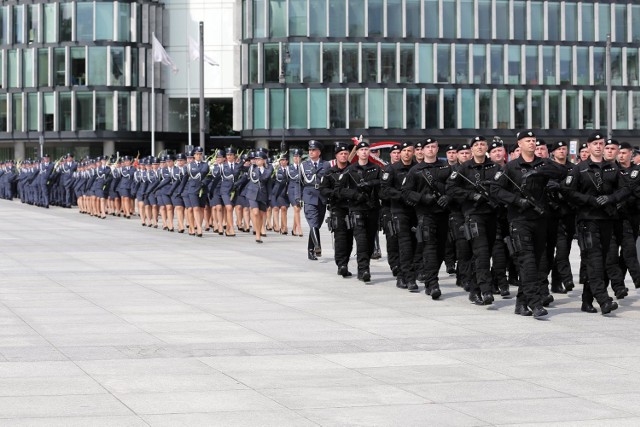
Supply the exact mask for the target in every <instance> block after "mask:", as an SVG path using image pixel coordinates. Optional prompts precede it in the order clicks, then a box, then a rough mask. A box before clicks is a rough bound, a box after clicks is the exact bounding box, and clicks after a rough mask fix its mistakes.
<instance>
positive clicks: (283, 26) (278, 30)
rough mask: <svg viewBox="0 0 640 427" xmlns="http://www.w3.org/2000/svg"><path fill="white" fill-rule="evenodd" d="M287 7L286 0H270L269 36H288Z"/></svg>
mask: <svg viewBox="0 0 640 427" xmlns="http://www.w3.org/2000/svg"><path fill="white" fill-rule="evenodd" d="M286 7H287V2H286V1H285V0H269V20H270V22H269V37H286V35H287V21H286V19H287V9H286Z"/></svg>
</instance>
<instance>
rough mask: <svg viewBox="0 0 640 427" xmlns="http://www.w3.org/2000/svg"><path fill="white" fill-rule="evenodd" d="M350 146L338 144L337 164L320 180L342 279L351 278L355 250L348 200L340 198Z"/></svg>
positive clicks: (336, 146) (335, 256) (342, 143)
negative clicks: (351, 261)
mask: <svg viewBox="0 0 640 427" xmlns="http://www.w3.org/2000/svg"><path fill="white" fill-rule="evenodd" d="M350 151H351V149H350V147H349V145H347V144H346V143H344V142H336V144H335V148H334V152H335V155H336V163H335V165H333V166H331V167H330V168H328V169H325V173H324V176H323V177H322V178H320V194H321V195H322V197H324V198H325V199H326V201H327V211H328V212H329V218H327V225H328V226H329V227H328V228H329V231H330V232H332V233H333V240H334V247H335V251H334V259H335V261H336V265H337V266H338V274H339V275H341V276H342V277H345V278H346V277H351V276H352V274H351V272H350V271H349V265H348V264H349V258H350V257H351V251H352V250H353V229H352V228H351V226H350V224H349V222H348V221H349V219H348V217H349V205H348V202H347V200H345V199H343V198H341V197H340V194H339V193H340V191H339V190H340V186H339V185H338V181H339V180H340V176H341V175H342V174H343V173H344V172H345V170H346V169H347V166H349V152H350Z"/></svg>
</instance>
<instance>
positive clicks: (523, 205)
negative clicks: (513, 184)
mask: <svg viewBox="0 0 640 427" xmlns="http://www.w3.org/2000/svg"><path fill="white" fill-rule="evenodd" d="M516 205H517V206H518V207H519V208H520V209H526V208H528V207H529V206H531V203H529V201H528V200H527V199H525V198H520V199H518V200H516Z"/></svg>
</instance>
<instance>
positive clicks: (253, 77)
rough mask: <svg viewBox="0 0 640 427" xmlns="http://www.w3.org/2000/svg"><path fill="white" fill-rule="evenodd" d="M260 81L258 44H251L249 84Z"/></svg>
mask: <svg viewBox="0 0 640 427" xmlns="http://www.w3.org/2000/svg"><path fill="white" fill-rule="evenodd" d="M255 83H258V45H257V44H253V45H251V46H249V84H255Z"/></svg>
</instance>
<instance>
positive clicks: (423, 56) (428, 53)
mask: <svg viewBox="0 0 640 427" xmlns="http://www.w3.org/2000/svg"><path fill="white" fill-rule="evenodd" d="M418 49H419V50H418V52H419V55H420V83H433V45H431V44H420V45H418Z"/></svg>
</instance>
